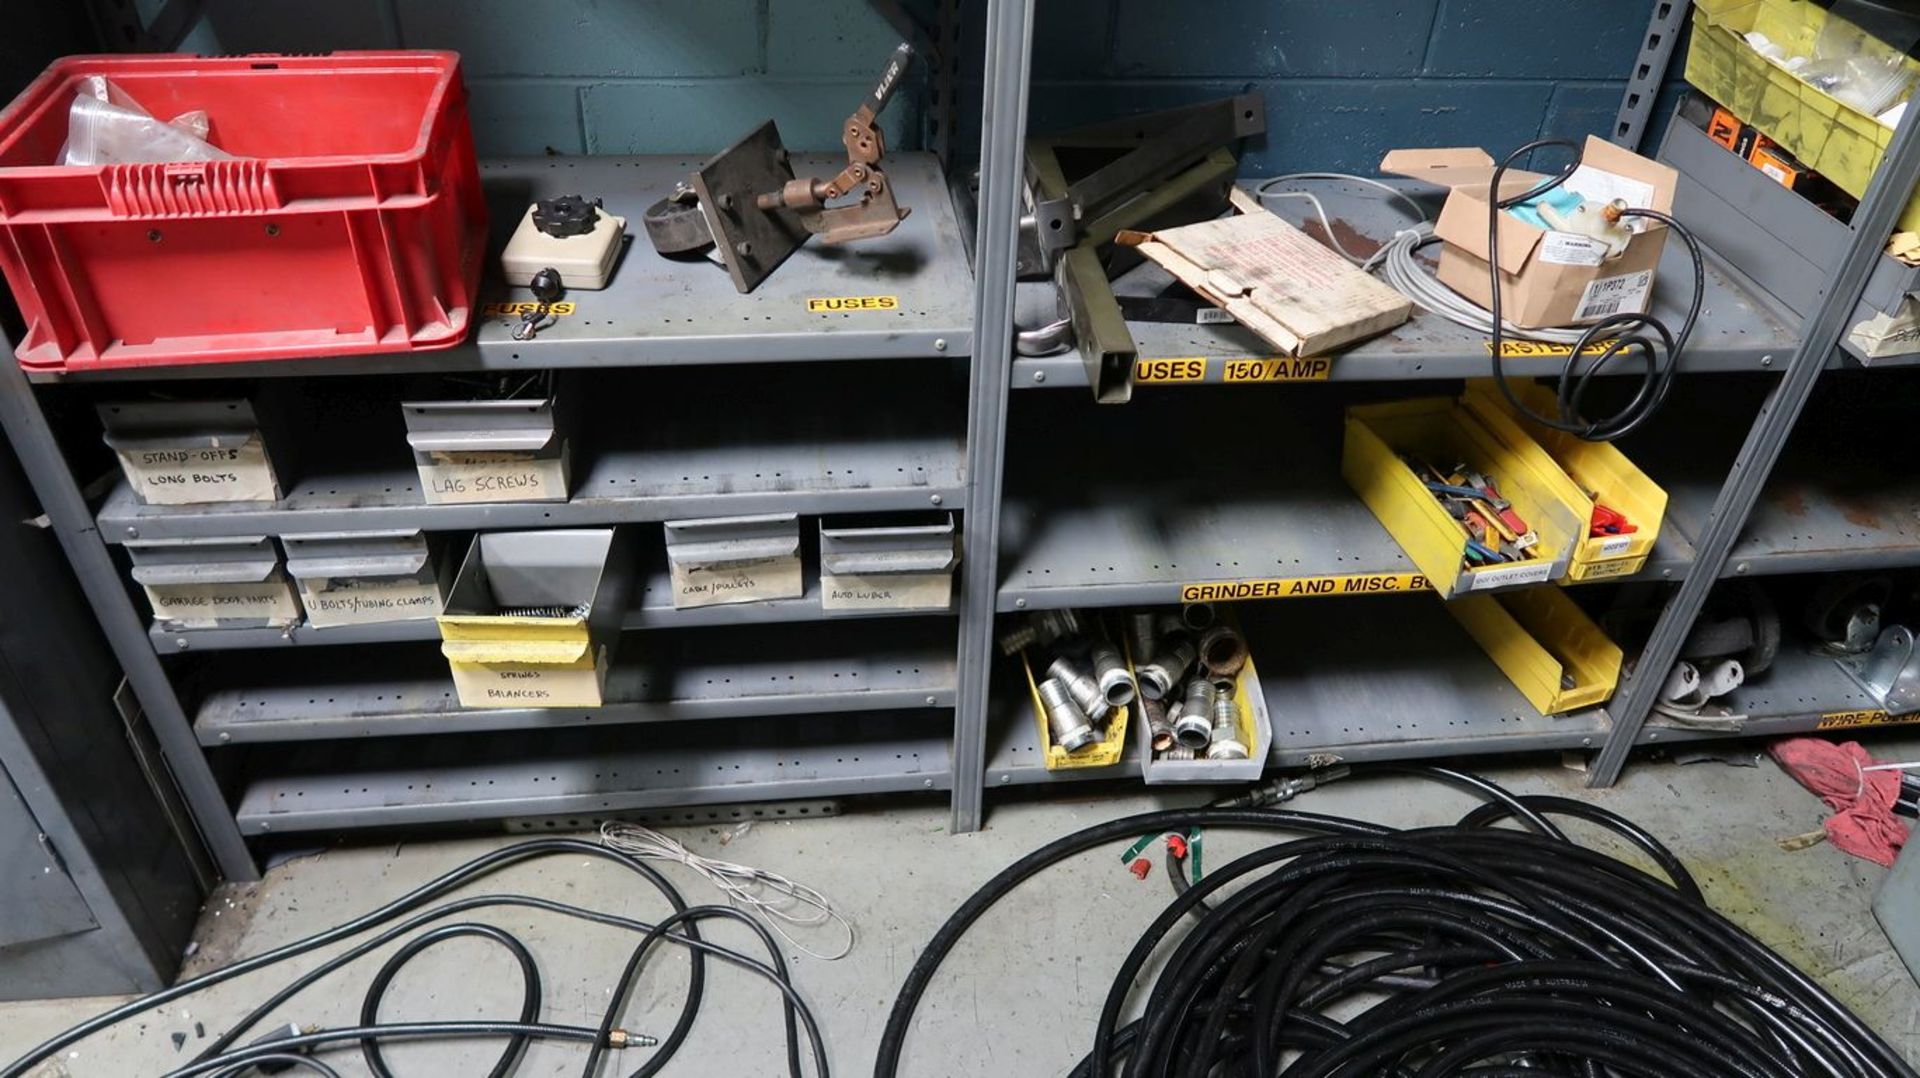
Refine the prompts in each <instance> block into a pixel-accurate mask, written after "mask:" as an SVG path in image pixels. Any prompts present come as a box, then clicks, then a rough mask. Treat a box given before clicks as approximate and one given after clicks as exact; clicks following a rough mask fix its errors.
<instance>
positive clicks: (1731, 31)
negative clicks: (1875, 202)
mask: <svg viewBox="0 0 1920 1078" xmlns="http://www.w3.org/2000/svg"><path fill="white" fill-rule="evenodd" d="M1827 19H1828V15H1827V12H1826V11H1825V9H1823V8H1821V7H1820V6H1819V5H1818V4H1815V3H1810V2H1808V0H1696V2H1695V4H1694V6H1693V41H1692V44H1691V45H1689V46H1688V49H1687V81H1688V82H1690V83H1692V84H1693V85H1695V86H1696V87H1699V89H1700V90H1701V92H1703V93H1705V94H1706V95H1707V96H1709V97H1712V98H1713V99H1714V100H1716V101H1718V102H1720V103H1721V104H1722V105H1725V106H1726V107H1727V108H1729V109H1731V110H1732V111H1733V113H1734V115H1736V116H1739V117H1740V118H1741V119H1742V120H1745V121H1746V122H1748V123H1750V124H1752V125H1753V126H1755V127H1757V128H1759V129H1760V130H1761V131H1763V132H1765V133H1766V134H1767V137H1769V138H1771V139H1773V140H1774V141H1775V142H1778V143H1779V144H1780V145H1782V146H1785V147H1786V148H1787V149H1788V150H1790V151H1792V153H1793V155H1794V156H1795V157H1798V158H1799V159H1800V160H1801V161H1803V162H1805V163H1806V164H1807V166H1808V167H1810V168H1812V169H1813V170H1814V171H1816V172H1819V173H1821V174H1822V175H1824V176H1826V177H1827V178H1828V179H1830V180H1832V181H1833V182H1834V183H1836V184H1838V185H1839V186H1840V187H1841V188H1842V189H1844V190H1845V191H1847V193H1849V194H1851V195H1853V196H1854V197H1856V198H1858V197H1860V196H1862V195H1865V194H1866V193H1867V181H1869V180H1871V179H1872V178H1873V170H1874V169H1875V168H1877V167H1878V166H1879V164H1880V158H1881V157H1882V156H1884V155H1885V154H1886V152H1887V146H1888V144H1889V143H1891V142H1892V141H1893V132H1892V131H1891V130H1890V129H1888V128H1886V127H1884V126H1882V125H1881V123H1880V121H1879V120H1876V119H1874V118H1873V117H1872V116H1869V115H1867V114H1866V113H1864V112H1861V111H1860V110H1858V109H1856V108H1854V107H1852V106H1851V105H1847V104H1844V103H1842V102H1840V101H1837V100H1835V99H1834V98H1832V97H1829V96H1828V95H1827V94H1826V93H1824V92H1822V91H1821V90H1819V89H1816V88H1815V87H1813V86H1812V85H1810V84H1809V83H1807V82H1805V81H1804V80H1802V79H1800V78H1799V77H1798V76H1796V75H1794V74H1793V73H1792V72H1789V71H1787V70H1786V69H1785V68H1783V67H1781V66H1780V65H1778V64H1775V63H1774V62H1772V61H1771V60H1768V59H1767V58H1766V57H1764V56H1762V55H1760V54H1759V53H1757V52H1755V51H1754V50H1753V47H1752V46H1750V45H1748V44H1747V42H1746V37H1745V35H1746V34H1748V33H1750V32H1752V31H1755V30H1757V31H1759V32H1760V33H1762V34H1765V35H1766V36H1767V37H1768V39H1770V40H1771V41H1773V42H1774V43H1775V44H1778V45H1779V46H1780V47H1781V48H1783V49H1785V50H1786V52H1787V55H1789V56H1812V55H1813V51H1814V41H1815V40H1816V39H1817V38H1818V37H1819V35H1820V30H1821V27H1822V26H1824V25H1825V24H1826V21H1827ZM1902 62H1903V63H1906V64H1907V65H1909V66H1910V67H1914V68H1915V69H1916V70H1920V65H1916V64H1915V62H1914V61H1913V60H1912V59H1910V58H1909V59H1903V61H1902ZM1899 228H1900V229H1901V230H1903V231H1914V230H1920V196H1916V197H1915V198H1914V199H1913V200H1912V201H1910V202H1908V203H1907V208H1906V210H1905V211H1904V212H1903V213H1902V214H1901V216H1900V224H1899Z"/></svg>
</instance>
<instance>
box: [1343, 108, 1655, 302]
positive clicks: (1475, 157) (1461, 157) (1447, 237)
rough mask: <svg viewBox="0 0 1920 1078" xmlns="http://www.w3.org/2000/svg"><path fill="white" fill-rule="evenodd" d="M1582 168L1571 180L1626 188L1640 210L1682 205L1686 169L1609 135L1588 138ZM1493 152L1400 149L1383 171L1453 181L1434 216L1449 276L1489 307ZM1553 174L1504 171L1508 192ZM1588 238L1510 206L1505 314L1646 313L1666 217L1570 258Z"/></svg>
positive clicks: (1596, 193) (1612, 192)
mask: <svg viewBox="0 0 1920 1078" xmlns="http://www.w3.org/2000/svg"><path fill="white" fill-rule="evenodd" d="M1581 169H1582V171H1581V172H1580V173H1577V174H1576V175H1575V177H1574V178H1573V179H1572V180H1569V181H1568V184H1567V186H1568V187H1570V188H1573V189H1574V190H1577V191H1579V192H1580V193H1581V194H1583V195H1585V196H1586V197H1587V198H1589V199H1591V200H1593V201H1600V202H1604V201H1608V200H1609V199H1610V198H1611V197H1613V196H1616V195H1618V196H1621V197H1625V198H1626V199H1627V201H1628V202H1629V204H1635V203H1637V204H1638V208H1641V209H1654V210H1660V211H1662V212H1664V213H1671V212H1673V193H1674V190H1675V189H1676V188H1677V187H1678V186H1679V182H1680V178H1679V174H1678V173H1676V172H1675V171H1674V170H1673V169H1670V168H1668V167H1667V166H1665V165H1662V164H1660V163H1658V162H1656V161H1650V160H1648V159H1647V158H1644V157H1641V156H1640V155H1639V154H1637V153H1633V152H1632V151H1630V150H1623V149H1621V148H1620V147H1618V146H1615V145H1614V144H1613V143H1611V142H1608V141H1606V140H1605V139H1600V138H1593V137H1591V136H1589V137H1588V139H1587V143H1586V146H1585V147H1584V148H1583V149H1582V151H1581ZM1493 170H1494V161H1493V158H1492V157H1490V156H1488V155H1487V152H1486V151H1485V150H1481V149H1479V148H1477V147H1463V148H1453V149H1434V150H1395V151H1393V152H1392V153H1390V154H1388V155H1387V156H1386V159H1385V160H1383V161H1381V162H1380V171H1381V172H1384V173H1388V174H1391V175H1397V176H1406V177H1409V178H1411V179H1416V180H1420V181H1422V182H1424V183H1431V184H1434V185H1436V186H1439V187H1445V188H1448V189H1449V190H1450V193H1449V194H1448V195H1447V201H1446V203H1445V205H1443V206H1442V207H1441V209H1440V219H1439V220H1438V221H1435V222H1434V226H1433V232H1434V235H1436V236H1438V237H1440V239H1441V240H1443V241H1444V243H1443V245H1442V248H1441V251H1440V270H1439V273H1438V274H1437V276H1438V277H1439V279H1440V283H1441V284H1444V285H1446V286H1447V287H1449V288H1451V289H1453V290H1454V291H1456V292H1458V293H1460V294H1461V295H1463V296H1465V297H1466V298H1468V299H1470V300H1472V301H1473V302H1475V303H1477V304H1479V305H1480V306H1482V307H1485V306H1487V305H1488V303H1489V302H1490V301H1491V300H1492V298H1493V288H1492V282H1491V280H1490V279H1489V278H1490V274H1489V269H1488V265H1487V253H1488V247H1487V239H1488V236H1487V213H1488V209H1487V204H1488V188H1489V187H1490V186H1491V183H1492V180H1493ZM1544 179H1546V177H1545V176H1543V175H1541V174H1540V173H1537V172H1527V171H1525V170H1522V169H1517V168H1515V169H1509V170H1507V173H1506V174H1505V175H1504V176H1502V177H1501V179H1500V195H1501V197H1503V198H1506V197H1511V196H1513V195H1517V194H1521V193H1523V192H1525V191H1526V190H1528V189H1529V188H1531V187H1532V186H1534V185H1535V184H1537V183H1539V182H1540V181H1541V180H1544ZM1582 239H1583V237H1579V236H1570V234H1567V233H1559V232H1552V231H1549V230H1546V229H1541V228H1535V227H1534V226H1533V225H1530V224H1527V223H1526V222H1525V221H1521V220H1518V219H1517V218H1514V217H1513V216H1511V215H1507V216H1504V217H1502V218H1501V220H1500V307H1501V310H1500V314H1501V317H1503V318H1505V319H1506V320H1507V321H1509V322H1512V323H1514V324H1515V325H1520V326H1528V327H1537V326H1564V325H1576V324H1579V323H1582V322H1594V321H1598V320H1599V319H1601V318H1605V317H1607V316H1608V315H1612V314H1627V313H1636V312H1644V311H1646V310H1647V309H1648V308H1649V307H1650V306H1651V305H1652V297H1653V278H1654V271H1655V270H1656V269H1657V268H1658V267H1659V265H1660V253H1661V251H1662V250H1663V249H1664V248H1665V246H1666V242H1667V226H1665V225H1663V224H1660V223H1659V222H1657V221H1646V222H1644V224H1642V225H1641V227H1640V229H1639V231H1638V232H1636V233H1635V234H1634V236H1633V238H1632V239H1630V240H1629V241H1628V242H1627V246H1626V250H1625V251H1623V252H1622V253H1621V254H1620V255H1619V256H1618V257H1617V258H1613V259H1607V260H1604V261H1600V262H1597V263H1596V262H1595V261H1594V260H1593V259H1591V258H1585V257H1566V256H1564V255H1562V254H1560V253H1557V252H1561V251H1563V250H1573V249H1574V248H1576V247H1578V248H1579V249H1581V250H1586V249H1587V246H1586V245H1585V244H1574V243H1571V242H1570V241H1571V240H1582Z"/></svg>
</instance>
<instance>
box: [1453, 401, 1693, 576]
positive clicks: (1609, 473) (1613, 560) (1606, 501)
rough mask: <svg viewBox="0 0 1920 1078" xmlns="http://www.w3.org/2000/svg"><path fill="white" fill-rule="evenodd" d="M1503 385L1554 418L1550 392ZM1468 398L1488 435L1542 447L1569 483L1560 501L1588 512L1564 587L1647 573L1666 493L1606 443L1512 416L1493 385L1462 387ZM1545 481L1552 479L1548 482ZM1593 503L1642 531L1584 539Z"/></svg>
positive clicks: (1569, 564) (1575, 542)
mask: <svg viewBox="0 0 1920 1078" xmlns="http://www.w3.org/2000/svg"><path fill="white" fill-rule="evenodd" d="M1508 385H1509V386H1510V387H1511V388H1512V389H1513V392H1514V395H1515V396H1517V397H1519V398H1520V402H1521V403H1522V404H1525V405H1526V406H1527V407H1528V408H1529V409H1531V410H1532V411H1533V412H1535V413H1536V414H1539V415H1552V414H1553V411H1554V408H1555V404H1554V395H1553V391H1552V390H1549V389H1547V388H1546V387H1545V386H1540V385H1536V384H1534V383H1531V382H1522V381H1513V382H1509V383H1508ZM1465 400H1466V404H1467V407H1468V408H1470V409H1472V411H1473V412H1474V414H1475V415H1476V416H1478V417H1479V418H1480V421H1481V422H1482V423H1484V424H1486V426H1487V429H1488V430H1491V431H1493V432H1494V433H1495V434H1497V435H1499V436H1500V437H1502V438H1504V439H1506V440H1507V441H1509V442H1512V443H1514V444H1516V445H1519V444H1523V443H1532V444H1534V445H1537V446H1539V447H1540V449H1541V450H1543V451H1544V452H1545V453H1546V454H1547V456H1548V457H1549V458H1551V459H1552V461H1553V463H1554V464H1555V465H1556V466H1558V468H1559V470H1560V471H1561V472H1562V473H1563V474H1562V475H1561V476H1559V477H1558V480H1559V481H1560V482H1562V483H1564V484H1566V489H1565V490H1563V491H1562V496H1563V497H1565V498H1567V499H1568V500H1569V501H1571V502H1573V503H1574V504H1576V505H1583V506H1585V507H1586V508H1585V512H1586V514H1587V515H1586V516H1585V517H1583V518H1582V526H1581V528H1580V531H1579V535H1578V537H1577V538H1576V539H1575V541H1574V545H1573V558H1572V560H1571V561H1570V562H1569V563H1568V565H1567V580H1568V581H1585V580H1606V579H1610V578H1612V577H1619V576H1631V575H1632V574H1634V573H1637V572H1639V571H1640V570H1641V569H1642V568H1643V567H1645V565H1646V564H1647V555H1649V554H1651V553H1652V552H1653V544H1654V542H1655V541H1656V540H1657V539H1659V537H1660V523H1661V521H1662V520H1663V519H1664V518H1665V517H1666V514H1667V492H1666V491H1664V490H1662V489H1660V485H1659V484H1658V483H1655V482H1654V481H1653V480H1652V478H1650V477H1649V476H1648V475H1647V473H1645V472H1643V471H1641V470H1640V469H1639V468H1638V467H1636V466H1635V465H1634V463H1633V461H1631V460H1628V459H1627V455H1626V454H1625V453H1622V452H1620V450H1618V449H1616V448H1614V447H1613V446H1612V445H1610V444H1608V443H1606V442H1589V441H1587V440H1586V439H1584V438H1578V437H1575V436H1574V435H1572V434H1568V433H1567V432H1565V431H1558V430H1554V429H1553V428H1551V427H1547V426H1543V425H1541V424H1540V423H1538V422H1535V421H1533V420H1531V419H1528V418H1526V417H1524V416H1521V415H1518V414H1516V413H1515V412H1514V410H1513V406H1512V405H1510V404H1508V403H1507V399H1506V397H1505V396H1504V395H1502V394H1501V392H1500V389H1499V387H1498V386H1496V385H1494V383H1493V380H1492V379H1488V378H1483V379H1477V380H1475V381H1472V382H1469V383H1467V395H1466V397H1465ZM1546 481H1547V482H1554V481H1555V479H1554V478H1552V477H1549V478H1548V479H1547V480H1546ZM1590 495H1591V496H1590ZM1595 498H1597V499H1598V500H1599V502H1600V504H1602V505H1605V506H1606V507H1608V508H1609V509H1613V510H1617V511H1618V512H1620V513H1621V514H1623V515H1625V516H1626V518H1627V520H1628V521H1629V522H1630V523H1632V524H1634V525H1636V526H1637V527H1638V528H1639V530H1638V531H1635V532H1633V533H1631V534H1629V535H1601V536H1594V535H1590V534H1588V533H1589V532H1590V530H1591V529H1590V528H1589V527H1588V526H1587V525H1588V524H1590V523H1591V521H1592V511H1593V501H1594V499H1595Z"/></svg>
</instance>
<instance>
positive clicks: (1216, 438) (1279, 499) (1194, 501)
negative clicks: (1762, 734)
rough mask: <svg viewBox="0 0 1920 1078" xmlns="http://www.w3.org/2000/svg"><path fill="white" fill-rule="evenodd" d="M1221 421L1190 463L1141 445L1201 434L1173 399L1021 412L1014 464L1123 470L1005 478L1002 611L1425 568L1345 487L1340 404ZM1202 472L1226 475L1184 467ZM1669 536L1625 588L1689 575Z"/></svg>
mask: <svg viewBox="0 0 1920 1078" xmlns="http://www.w3.org/2000/svg"><path fill="white" fill-rule="evenodd" d="M1236 400H1240V401H1242V402H1243V404H1245V399H1244V398H1236ZM1223 408H1225V410H1223V411H1219V412H1215V413H1210V414H1209V415H1208V416H1207V417H1206V418H1205V419H1204V420H1201V421H1200V422H1199V423H1198V424H1197V425H1196V427H1195V430H1194V439H1193V440H1192V441H1191V442H1189V443H1188V449H1187V451H1186V452H1181V451H1179V449H1178V448H1173V447H1170V446H1169V445H1168V443H1166V442H1158V441H1151V440H1149V441H1145V442H1142V432H1144V431H1158V432H1165V431H1170V430H1178V429H1181V428H1179V427H1178V426H1177V425H1176V424H1178V423H1181V422H1186V423H1194V419H1193V415H1192V413H1191V412H1190V411H1188V410H1184V409H1183V408H1182V407H1181V406H1180V404H1179V401H1178V400H1177V399H1175V400H1173V401H1172V402H1171V403H1168V401H1167V399H1166V398H1162V400H1161V401H1160V402H1157V404H1156V402H1153V401H1149V400H1142V399H1136V400H1135V401H1134V402H1133V403H1132V404H1130V405H1128V406H1127V408H1126V409H1125V413H1126V414H1125V416H1124V417H1122V418H1121V419H1118V420H1115V419H1113V418H1112V417H1113V416H1114V415H1115V414H1116V413H1115V412H1114V410H1112V409H1092V408H1088V409H1081V410H1077V411H1076V410H1068V411H1067V412H1066V413H1065V414H1060V413H1059V411H1058V410H1048V409H1037V410H1034V411H1031V412H1030V411H1028V409H1026V408H1022V409H1020V411H1019V413H1018V414H1017V418H1018V419H1021V420H1025V421H1026V422H1020V423H1016V427H1015V443H1016V445H1015V451H1016V452H1020V451H1026V450H1028V448H1029V447H1028V446H1027V445H1022V444H1020V443H1021V442H1023V441H1024V442H1027V443H1032V442H1034V441H1036V440H1046V441H1050V442H1053V443H1055V444H1056V445H1072V446H1075V447H1076V451H1077V452H1081V453H1084V454H1085V456H1086V457H1087V458H1088V459H1094V460H1107V461H1116V462H1124V465H1123V466H1121V467H1118V468H1115V469H1111V470H1106V471H1103V472H1101V473H1098V474H1095V475H1093V476H1083V475H1080V474H1078V473H1074V474H1057V475H1056V474H1052V473H1050V472H1048V471H1047V470H1046V469H1042V468H1028V469H1023V470H1021V471H1019V472H1017V473H1016V474H1015V475H1014V476H1013V477H1012V478H1011V479H1010V489H1009V490H1008V492H1007V494H1006V497H1005V501H1004V508H1003V522H1002V525H1001V527H1002V552H1001V557H1002V570H1001V584H1000V592H999V597H998V600H997V605H998V608H999V609H1000V610H1001V611H1003V612H1006V611H1013V610H1038V609H1047V608H1053V607H1068V606H1132V605H1151V604H1165V603H1175V602H1179V601H1181V591H1182V589H1183V588H1184V587H1185V586H1187V585H1190V584H1200V583H1219V582H1229V581H1239V580H1271V579H1294V578H1301V577H1322V576H1341V575H1353V574H1375V573H1411V572H1415V571H1416V570H1415V567H1414V565H1413V563H1412V562H1411V561H1410V560H1408V558H1407V556H1406V555H1405V554H1404V553H1402V552H1401V550H1400V547H1399V544H1397V543H1396V542H1395V541H1394V539H1393V536H1391V535H1390V534H1388V532H1387V530H1386V529H1385V528H1383V527H1382V526H1381V525H1380V522H1379V521H1378V520H1377V519H1375V518H1374V516H1373V513H1372V511H1370V510H1369V509H1368V508H1367V507H1366V505H1365V504H1364V503H1363V502H1361V501H1360V499H1359V497H1358V496H1356V495H1355V494H1354V493H1353V491H1352V490H1351V489H1350V488H1349V487H1348V486H1347V485H1346V482H1345V481H1344V480H1343V479H1342V478H1341V477H1340V444H1341V413H1342V403H1341V402H1340V401H1336V400H1317V401H1314V402H1312V403H1311V405H1310V406H1307V407H1303V408H1301V409H1298V410H1295V411H1293V412H1291V413H1290V414H1289V416H1288V421H1287V422H1286V423H1284V424H1275V423H1272V422H1271V421H1270V420H1269V421H1263V420H1262V419H1261V413H1260V412H1259V410H1258V409H1257V408H1254V407H1252V406H1251V405H1246V412H1247V413H1248V414H1241V412H1240V411H1237V410H1235V409H1234V408H1233V407H1229V406H1223ZM1183 417H1184V418H1183ZM1200 460H1204V461H1208V462H1213V461H1219V462H1231V465H1230V466H1229V467H1207V468H1201V469H1197V470H1193V471H1189V470H1188V469H1190V468H1194V467H1195V465H1196V463H1197V462H1198V461H1200ZM1662 532H1663V533H1662V537H1661V540H1660V543H1659V545H1658V546H1657V547H1656V548H1655V551H1654V555H1653V557H1652V558H1650V559H1649V560H1648V563H1647V565H1646V567H1645V568H1644V569H1643V570H1642V571H1641V572H1640V573H1639V574H1637V576H1636V577H1616V578H1614V580H1615V581H1616V582H1617V581H1619V580H1630V579H1669V580H1670V579H1676V578H1679V577H1681V576H1684V575H1685V572H1686V566H1687V564H1688V563H1689V562H1690V561H1691V560H1692V549H1691V547H1690V546H1689V545H1688V543H1687V541H1686V538H1685V537H1684V535H1682V534H1679V533H1677V532H1675V531H1674V529H1672V528H1670V527H1669V528H1665V529H1663V530H1662ZM1372 594H1377V593H1369V595H1372Z"/></svg>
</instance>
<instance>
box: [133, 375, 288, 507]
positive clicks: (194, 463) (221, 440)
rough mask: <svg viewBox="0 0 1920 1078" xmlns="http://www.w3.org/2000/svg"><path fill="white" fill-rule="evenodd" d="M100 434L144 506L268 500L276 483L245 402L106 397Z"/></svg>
mask: <svg viewBox="0 0 1920 1078" xmlns="http://www.w3.org/2000/svg"><path fill="white" fill-rule="evenodd" d="M98 411H99V415H100V422H101V424H102V425H103V426H104V427H105V428H106V433H105V435H104V436H103V440H104V441H105V442H106V443H107V445H109V446H111V447H112V449H113V451H114V454H115V455H116V456H118V457H119V458H120V470H121V471H122V472H124V473H126V477H127V485H128V487H130V488H131V489H132V491H133V496H134V498H135V499H136V500H138V501H139V502H140V503H141V504H143V505H204V504H209V503H216V502H271V501H277V500H279V498H280V481H279V478H278V476H276V475H275V473H274V470H273V462H272V460H271V459H270V458H269V457H268V456H267V442H266V439H265V437H263V436H262V435H261V433H260V422H259V420H258V418H256V417H255V415H254V411H253V405H252V404H251V403H249V402H247V401H244V400H207V401H112V402H108V403H106V404H102V405H100V406H99V409H98Z"/></svg>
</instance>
